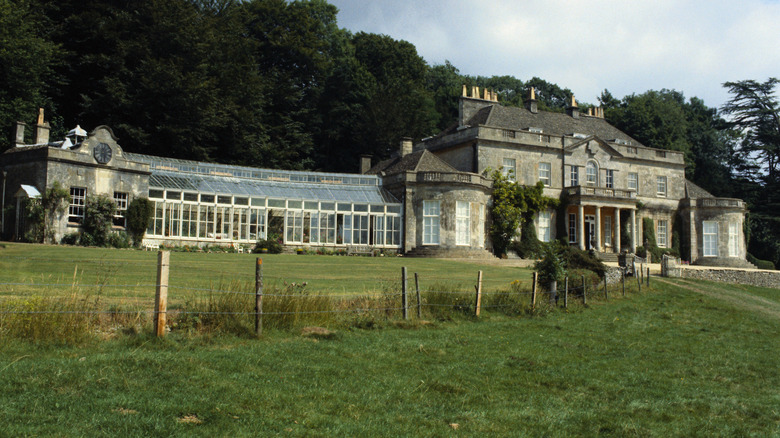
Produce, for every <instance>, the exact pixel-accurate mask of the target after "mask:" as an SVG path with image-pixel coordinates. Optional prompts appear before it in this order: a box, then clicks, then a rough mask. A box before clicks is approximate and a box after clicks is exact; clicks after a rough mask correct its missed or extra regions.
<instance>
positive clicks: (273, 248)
mask: <svg viewBox="0 0 780 438" xmlns="http://www.w3.org/2000/svg"><path fill="white" fill-rule="evenodd" d="M263 249H267V250H268V253H269V254H280V253H281V252H282V250H283V249H284V247H283V246H282V244H281V243H279V241H278V240H276V239H265V240H258V241H257V245H256V246H255V251H254V252H256V253H259V252H261V251H262V250H263Z"/></svg>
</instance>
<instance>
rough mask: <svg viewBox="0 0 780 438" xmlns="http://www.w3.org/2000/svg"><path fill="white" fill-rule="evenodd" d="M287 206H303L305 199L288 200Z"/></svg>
mask: <svg viewBox="0 0 780 438" xmlns="http://www.w3.org/2000/svg"><path fill="white" fill-rule="evenodd" d="M287 208H303V201H287Z"/></svg>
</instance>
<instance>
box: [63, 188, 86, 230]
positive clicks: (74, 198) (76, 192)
mask: <svg viewBox="0 0 780 438" xmlns="http://www.w3.org/2000/svg"><path fill="white" fill-rule="evenodd" d="M86 199H87V189H85V188H83V187H71V188H70V204H69V205H68V222H73V223H77V224H80V223H81V222H82V221H83V220H84V202H85V201H86Z"/></svg>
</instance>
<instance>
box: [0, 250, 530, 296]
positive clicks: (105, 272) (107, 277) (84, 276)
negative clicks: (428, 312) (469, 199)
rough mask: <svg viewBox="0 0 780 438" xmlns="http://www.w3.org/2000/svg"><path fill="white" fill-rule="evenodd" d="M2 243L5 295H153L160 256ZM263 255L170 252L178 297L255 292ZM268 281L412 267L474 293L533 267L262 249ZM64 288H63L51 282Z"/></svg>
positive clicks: (374, 287)
mask: <svg viewBox="0 0 780 438" xmlns="http://www.w3.org/2000/svg"><path fill="white" fill-rule="evenodd" d="M4 245H5V248H0V283H27V284H35V285H43V286H35V287H32V286H23V285H17V284H13V285H2V284H0V297H2V296H14V295H29V294H40V293H41V288H47V290H46V293H48V294H58V293H59V294H70V292H71V284H74V283H75V284H77V285H78V286H79V287H81V288H82V289H83V288H92V289H96V288H98V285H102V287H99V289H100V293H101V294H102V295H103V296H105V297H108V298H112V297H113V298H116V299H123V300H130V301H133V300H135V301H144V302H147V301H149V300H151V301H152V302H153V300H154V284H156V278H157V277H156V276H157V253H155V252H145V251H137V250H116V249H102V248H81V247H63V246H51V245H30V244H11V243H7V244H4ZM258 256H259V255H258V254H228V253H212V254H206V253H183V252H175V253H171V260H170V265H171V266H170V280H169V284H170V287H171V289H170V292H169V299H170V300H171V301H172V302H174V303H175V302H176V301H177V300H181V299H184V298H186V297H188V296H192V295H193V294H196V295H197V294H198V293H199V292H201V291H202V290H203V289H211V288H213V289H218V290H235V289H238V290H242V291H253V290H254V282H255V265H256V259H257V257H258ZM262 259H263V278H264V280H265V284H266V286H268V287H283V285H284V283H285V282H286V283H288V284H289V283H293V282H295V283H303V282H306V283H307V288H308V290H310V291H315V292H324V293H339V294H342V293H343V294H361V293H371V292H383V291H385V290H388V289H390V288H393V289H395V290H397V289H398V287H399V285H400V283H401V268H402V267H403V266H406V267H407V269H408V273H409V278H410V279H411V280H410V282H409V285H410V287H412V285H413V278H414V273H415V272H417V273H419V277H420V287H421V288H429V287H431V286H434V285H438V284H446V285H447V286H449V287H457V288H462V289H463V290H473V285H474V284H476V281H477V272H478V271H479V270H482V271H483V290H485V291H495V290H507V289H509V284H510V283H511V282H512V281H514V280H520V281H521V282H523V283H524V284H526V285H530V283H531V270H530V269H527V268H517V267H505V266H496V265H495V264H490V263H488V262H484V261H482V262H480V261H474V262H457V261H446V260H437V259H420V258H405V257H343V256H316V255H287V254H278V255H269V254H263V255H262ZM46 285H61V286H46Z"/></svg>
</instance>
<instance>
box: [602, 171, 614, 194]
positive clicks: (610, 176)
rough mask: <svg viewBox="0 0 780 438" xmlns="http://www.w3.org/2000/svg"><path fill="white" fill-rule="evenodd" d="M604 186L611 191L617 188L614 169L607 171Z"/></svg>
mask: <svg viewBox="0 0 780 438" xmlns="http://www.w3.org/2000/svg"><path fill="white" fill-rule="evenodd" d="M604 184H605V185H606V186H607V188H608V189H611V188H613V187H614V186H615V171H614V170H612V169H607V170H606V180H605V181H604Z"/></svg>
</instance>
